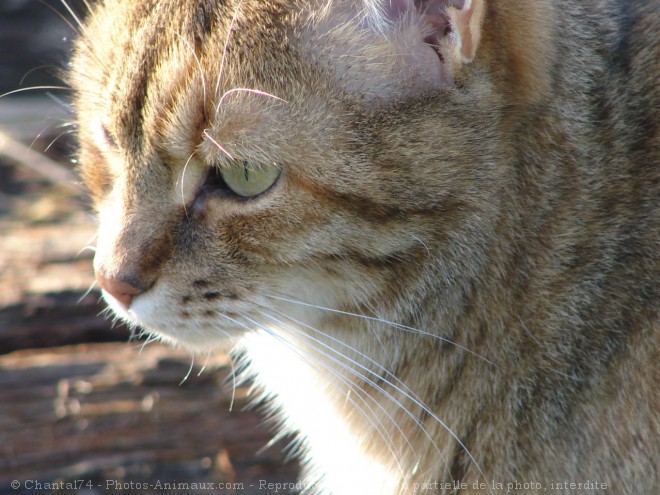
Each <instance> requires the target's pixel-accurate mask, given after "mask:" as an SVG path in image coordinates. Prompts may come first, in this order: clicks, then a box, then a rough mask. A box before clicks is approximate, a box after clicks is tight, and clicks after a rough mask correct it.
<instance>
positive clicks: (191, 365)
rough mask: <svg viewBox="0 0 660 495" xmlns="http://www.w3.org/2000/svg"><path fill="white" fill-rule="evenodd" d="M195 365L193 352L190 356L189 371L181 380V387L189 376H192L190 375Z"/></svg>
mask: <svg viewBox="0 0 660 495" xmlns="http://www.w3.org/2000/svg"><path fill="white" fill-rule="evenodd" d="M194 367H195V355H194V354H193V355H191V356H190V368H188V373H186V376H184V377H183V380H181V381H180V382H179V387H180V386H181V385H183V384H184V383H186V382H187V381H188V378H190V375H191V373H192V370H193V368H194Z"/></svg>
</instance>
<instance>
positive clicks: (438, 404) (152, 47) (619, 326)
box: [70, 0, 660, 495]
mask: <svg viewBox="0 0 660 495" xmlns="http://www.w3.org/2000/svg"><path fill="white" fill-rule="evenodd" d="M397 1H400V0H397ZM357 3H359V2H357V1H356V2H354V3H351V2H350V1H348V2H343V3H342V2H341V1H339V0H337V1H335V2H334V3H333V2H328V3H327V4H326V3H325V2H321V1H318V2H313V1H309V2H307V1H302V0H301V1H295V0H269V1H263V0H244V1H243V2H240V4H239V2H235V1H220V0H181V1H163V2H155V1H147V0H141V1H132V0H131V1H129V0H107V1H106V2H105V3H101V4H100V5H99V6H97V7H96V8H95V9H94V11H93V13H92V15H91V16H90V17H89V20H88V22H87V24H86V26H85V28H84V34H83V36H82V37H81V39H80V40H79V42H78V45H77V50H76V55H75V58H74V63H73V69H72V72H71V76H70V79H71V83H72V85H73V87H74V89H75V90H76V92H77V98H76V106H77V110H78V115H79V122H80V141H81V159H82V163H83V165H82V173H83V176H84V178H85V182H86V183H87V185H88V186H89V188H90V190H91V192H92V195H93V197H94V199H95V202H96V204H97V205H98V207H99V211H100V213H101V218H102V221H101V229H100V237H99V249H98V253H97V257H96V260H95V267H96V270H97V273H98V274H99V277H100V278H102V279H104V280H109V279H112V280H122V281H123V282H126V283H128V284H131V285H132V286H134V287H135V288H137V289H139V290H138V294H137V295H136V298H135V302H134V303H133V306H132V307H131V310H130V311H128V310H127V309H126V308H121V307H118V306H117V305H115V306H114V307H115V309H116V310H117V312H118V314H119V315H120V316H122V317H124V318H126V319H127V320H128V321H130V322H132V323H134V324H135V325H140V326H143V327H145V328H146V329H148V330H149V331H151V332H154V333H156V334H160V335H162V336H164V338H167V339H170V340H174V341H178V342H181V343H183V344H184V345H188V346H190V347H191V348H193V349H196V350H203V351H208V350H209V349H211V348H213V347H215V346H217V345H223V344H222V342H242V340H241V339H243V338H244V336H245V335H246V334H248V335H249V334H250V332H254V331H255V330H249V329H246V328H247V327H254V326H255V325H256V326H257V327H258V326H259V325H258V324H259V323H260V324H261V325H267V324H268V323H269V322H271V320H268V319H267V316H268V315H270V316H273V315H278V318H284V320H285V321H287V322H288V323H289V325H290V326H293V327H296V329H297V330H295V331H294V330H292V329H291V328H290V327H287V326H286V325H283V324H280V325H279V327H278V328H270V327H269V330H268V331H267V332H265V333H267V334H268V335H269V336H270V338H273V339H274V340H273V343H274V345H275V344H281V343H282V342H285V345H284V351H287V350H290V349H291V348H295V349H297V350H298V351H296V352H295V353H294V354H293V356H294V358H295V359H298V358H300V356H301V354H302V355H304V356H306V359H307V362H308V364H309V370H308V373H309V376H310V380H314V383H316V384H317V385H318V387H319V390H320V389H322V387H323V386H325V387H326V389H324V390H325V395H324V398H327V400H328V404H330V406H328V408H327V409H329V410H330V413H331V414H332V417H333V418H339V421H340V423H341V424H345V425H346V427H347V429H348V431H350V432H351V436H352V437H353V438H355V439H357V442H358V444H359V447H358V450H359V452H360V453H361V456H362V457H363V458H364V459H371V460H375V462H376V464H377V465H378V466H379V469H382V471H383V472H385V473H389V474H392V473H394V474H392V477H393V479H394V480H395V481H396V487H395V488H391V487H390V488H385V487H380V488H373V490H374V491H373V492H371V491H369V493H398V492H402V493H413V486H414V484H415V483H424V482H426V483H431V485H430V486H431V487H432V486H433V483H434V482H436V481H440V480H444V481H445V482H452V481H457V482H459V483H460V482H464V483H466V485H467V488H464V489H460V490H454V491H452V489H448V490H446V492H448V493H454V492H456V493H458V492H460V493H462V494H463V493H465V494H467V493H488V491H489V490H490V491H492V492H494V493H497V492H500V491H501V492H502V493H504V492H506V489H507V483H512V482H515V481H518V482H520V483H521V484H524V483H532V482H533V483H541V484H542V485H543V486H544V487H545V488H547V489H548V490H549V491H552V492H553V493H578V492H579V490H577V489H576V488H570V486H569V487H566V486H564V485H563V483H564V482H569V483H570V482H575V483H577V482H581V481H586V480H594V481H598V482H600V483H601V484H603V483H604V484H606V485H607V487H606V488H601V489H597V490H594V491H591V492H589V493H600V494H605V493H608V494H617V495H618V494H627V495H633V494H634V495H656V494H657V493H660V478H659V476H660V474H659V470H660V469H659V468H660V466H659V464H658V462H659V459H660V419H659V411H660V393H659V387H658V384H659V383H660V372H659V369H660V368H659V365H658V363H660V323H659V319H658V307H659V303H658V295H659V294H658V281H659V279H660V273H659V269H658V253H659V252H660V223H659V218H658V217H659V212H660V208H659V205H658V203H659V200H660V188H659V185H658V178H659V177H660V173H659V166H660V151H659V150H660V133H659V132H658V122H660V89H659V87H660V86H659V85H658V79H659V78H660V62H659V60H660V59H659V57H658V54H659V53H660V22H658V12H659V11H660V3H658V2H657V1H656V0H637V1H633V2H624V1H616V0H611V1H600V2H596V1H595V0H593V1H584V2H569V1H549V0H545V1H542V0H538V1H533V2H523V1H522V0H507V1H503V0H491V1H486V2H484V4H483V6H484V9H485V10H484V14H483V21H482V23H481V25H480V26H478V23H476V22H475V23H473V25H472V26H471V27H470V29H477V28H479V29H480V30H481V31H480V32H479V33H477V34H479V36H477V37H475V38H474V39H479V37H480V42H479V45H478V47H477V49H476V56H475V58H474V61H473V62H472V63H471V64H467V63H465V64H464V63H460V62H458V61H452V62H451V64H455V65H452V67H453V69H452V70H453V72H452V73H451V81H452V82H451V83H450V84H446V80H443V83H442V87H438V88H436V89H434V90H428V88H427V87H426V86H424V87H423V88H422V86H423V85H425V84H427V82H426V81H421V82H420V81H419V80H417V79H415V77H410V78H406V77H407V76H406V77H404V76H401V79H400V80H398V79H397V77H398V74H399V69H400V68H401V67H402V68H403V69H402V70H401V72H400V73H401V74H403V73H405V72H406V70H408V68H407V66H406V64H407V63H411V64H414V63H416V62H415V60H413V61H412V62H410V61H403V62H402V61H401V60H399V59H397V58H396V56H397V55H391V54H388V53H386V52H385V51H383V50H384V48H382V47H381V45H379V44H378V43H381V41H382V40H383V39H386V38H387V36H388V34H387V33H379V32H376V31H375V30H374V32H367V31H365V32H361V31H360V30H361V29H369V28H368V27H364V24H350V22H352V21H351V19H352V16H353V14H354V10H351V9H353V7H352V5H353V4H357ZM371 3H372V4H375V3H376V0H371ZM416 3H417V4H420V3H421V4H423V3H424V2H416ZM477 4H478V5H481V3H479V2H478V3H477ZM327 5H329V10H328V12H329V13H328V14H327V15H326V16H324V15H323V14H322V12H323V9H322V8H323V7H324V6H327ZM232 19H234V21H232ZM345 22H346V23H348V24H345V26H350V29H345V30H343V31H342V30H334V31H333V30H331V29H329V28H328V27H327V26H330V27H337V26H344V24H343V23H345ZM406 22H407V21H406ZM411 22H412V21H411ZM356 26H357V27H356ZM411 26H412V28H411V29H414V28H415V25H414V23H413V24H411ZM475 26H476V27H475ZM230 27H231V32H230ZM402 32H403V31H402ZM401 36H404V35H403V34H402V35H401ZM382 37H385V38H382ZM392 39H394V38H392ZM370 40H378V43H376V42H374V45H373V46H371V45H370V43H371V41H370ZM413 41H414V40H413ZM390 42H391V43H395V42H398V41H397V40H396V39H395V41H392V40H390ZM225 44H226V45H227V50H226V51H225ZM363 45H364V46H363ZM383 46H385V45H383ZM358 48H359V50H358ZM362 48H364V50H363V49H362ZM443 53H444V52H443ZM223 54H224V55H223ZM456 60H459V59H456ZM449 63H450V62H447V64H449ZM397 64H400V65H397ZM420 67H421V66H420ZM447 67H449V65H447ZM221 69H222V75H221V77H220V79H219V83H218V91H217V92H216V91H215V89H216V81H218V78H219V74H220V73H221ZM420 70H421V69H420ZM414 73H415V72H414V71H412V72H411V74H414ZM418 79H423V77H421V76H419V77H418ZM371 84H373V86H370V85H371ZM233 88H251V89H257V90H259V91H263V92H266V93H268V94H269V95H272V96H268V95H264V94H255V93H247V92H234V93H229V94H228V95H227V96H226V97H225V98H224V99H223V100H222V102H223V104H222V106H221V107H220V108H218V104H219V103H220V101H221V98H222V97H223V95H224V94H225V92H227V91H231V90H232V89H233ZM365 88H366V89H365ZM370 88H371V89H370ZM420 88H422V89H420ZM381 91H382V93H380V92H381ZM374 95H375V96H374ZM379 95H380V96H382V97H380V96H379ZM383 95H385V96H383ZM273 96H276V97H277V98H274V97H273ZM100 136H101V137H100ZM103 136H105V137H103ZM206 136H210V137H211V138H212V139H210V138H208V137H206ZM218 145H219V146H221V147H222V149H221V148H220V147H219V146H218ZM228 154H231V155H232V156H237V157H240V159H243V160H248V161H250V162H255V163H261V164H264V165H270V164H272V163H275V164H277V166H278V167H281V168H282V170H283V171H282V176H281V177H280V179H279V180H278V182H277V183H276V185H275V186H273V189H272V190H270V191H268V192H267V193H265V194H264V195H262V196H259V197H256V198H253V199H249V200H237V199H235V198H232V197H228V196H227V195H222V194H220V195H218V194H216V193H215V192H213V191H211V192H200V191H207V189H204V186H203V184H204V183H205V182H204V181H205V177H206V176H207V173H208V170H210V169H212V168H213V167H215V166H223V165H221V164H222V163H224V162H225V161H226V160H227V155H228ZM219 164H220V165H219ZM207 180H208V179H207ZM209 191H210V190H209ZM223 194H224V193H223ZM273 296H277V297H283V298H285V299H289V300H298V301H303V302H305V303H306V304H312V305H316V306H320V307H321V308H319V307H317V308H316V309H314V308H312V307H311V306H302V305H300V304H298V303H292V302H287V301H284V300H282V299H274V298H273ZM108 299H109V301H110V302H111V303H112V297H110V296H108ZM138 301H147V302H145V303H139V304H138ZM140 304H143V306H141V305H140ZM264 307H267V309H266V310H264ZM143 308H146V309H143ZM154 308H155V309H154ZM322 308H332V309H335V310H341V311H344V312H350V313H355V314H359V315H365V316H367V317H369V318H379V319H382V320H387V321H388V322H393V323H394V325H392V324H390V323H383V322H382V321H377V320H375V319H364V318H360V317H357V316H349V315H347V314H344V313H338V312H331V311H328V310H324V309H322ZM283 313H284V314H286V315H287V316H286V317H284V316H282V314H283ZM222 314H224V315H225V316H222ZM211 315H216V316H215V318H213V317H211V318H210V320H209V317H210V316H211ZM232 315H233V316H232ZM227 316H229V317H230V318H229V319H228V318H227ZM287 318H288V319H287ZM237 322H238V323H237ZM415 329H417V330H415ZM262 330H263V328H262ZM419 330H422V332H420V331H419ZM256 333H257V334H258V333H259V332H256ZM262 333H263V332H262ZM427 333H431V334H433V335H434V336H435V338H434V337H430V336H429V335H428V334H427ZM220 334H222V335H220ZM227 334H228V337H227V336H226V335H227ZM223 335H225V336H224V337H223ZM305 335H307V336H305ZM309 336H311V337H313V338H315V339H319V342H320V343H319V342H314V341H311V340H310V338H309ZM221 337H222V338H221ZM437 337H440V339H439V338H437ZM441 339H446V340H441ZM449 340H450V341H451V343H450V342H448V341H449ZM339 341H341V342H343V343H344V344H339ZM239 345H242V344H239ZM245 345H246V346H247V349H248V358H247V359H250V357H249V354H250V347H249V345H248V344H245ZM326 346H327V347H326ZM330 348H333V349H335V351H336V353H334V354H333V352H335V351H330V350H329V349H330ZM479 356H481V357H482V358H480V357H479ZM295 359H294V360H295ZM254 361H255V364H254V366H255V368H256V369H257V374H258V376H261V377H262V378H259V379H258V381H259V383H266V384H268V383H269V382H268V376H266V375H267V372H264V370H263V369H260V368H259V364H258V362H257V358H256V357H255V358H254ZM376 363H377V364H376ZM274 371H275V370H273V372H274ZM306 373H307V372H306ZM299 378H301V377H300V376H298V377H296V376H291V377H290V379H291V381H292V382H295V380H297V379H299ZM333 379H334V382H333V381H332V380H333ZM285 381H286V380H285ZM328 384H331V386H330V385H328ZM284 386H285V385H284V384H283V385H282V387H284ZM294 386H295V385H294ZM302 386H303V385H301V387H302ZM274 387H275V389H274V390H273V391H272V392H273V394H274V395H275V396H276V397H275V398H273V400H274V401H275V404H277V405H278V406H279V405H281V406H282V407H283V411H284V412H283V413H282V416H281V421H282V423H283V426H284V427H285V428H289V429H300V428H301V426H300V422H299V421H298V422H296V420H294V419H291V418H295V417H296V411H298V409H294V408H296V407H302V408H305V407H308V408H309V410H308V411H307V413H308V415H310V416H312V417H313V416H314V415H316V414H321V413H322V412H323V413H326V412H328V411H321V410H320V408H321V406H319V410H315V409H314V407H315V404H312V403H311V399H310V403H309V404H307V405H302V406H298V405H295V406H294V405H293V404H291V405H288V404H287V403H286V401H285V399H278V397H285V392H286V391H285V390H284V389H279V388H278V385H277V384H276V385H274ZM408 387H409V388H408ZM301 390H305V389H301ZM309 392H310V393H312V392H314V390H310V391H309ZM301 393H302V392H301ZM279 400H281V402H282V404H280V402H278V401H279ZM422 403H423V404H424V405H425V407H422ZM333 424H334V423H333ZM326 427H328V426H327V425H324V424H320V425H318V430H319V431H320V430H322V429H323V428H326ZM312 430H313V428H312ZM449 430H451V433H450V432H449ZM317 433H318V432H317V431H302V434H301V446H302V447H301V448H302V451H303V455H308V456H311V460H310V461H309V468H308V470H307V472H306V473H305V474H304V475H303V479H304V480H306V481H307V482H310V483H311V482H315V481H317V479H318V477H319V473H324V469H326V466H324V465H323V464H322V462H321V461H319V460H318V459H320V458H322V455H318V456H317V457H315V456H316V455H317V454H318V453H319V452H321V451H322V449H323V446H322V445H321V443H319V442H321V441H318V442H317V441H316V440H315V438H316V437H315V435H317ZM458 439H460V442H459V441H458ZM337 455H339V456H341V455H342V453H338V454H337ZM328 469H330V468H328ZM328 472H330V471H328ZM334 474H336V473H334ZM364 476H367V474H364ZM355 477H356V478H360V473H355ZM327 478H328V479H331V478H332V475H331V474H328V475H327ZM364 481H365V480H362V482H364ZM366 481H367V483H365V484H366V485H367V486H369V483H368V482H369V481H370V480H366ZM371 481H372V482H374V483H377V482H378V483H380V481H381V480H371ZM475 482H476V483H477V485H474V486H473V484H474V483H475ZM479 482H484V483H487V484H488V486H489V489H479V488H475V487H476V486H478V483H479ZM493 482H495V483H497V482H500V483H502V484H503V487H502V489H501V490H500V489H498V487H497V485H492V483H493ZM338 483H339V482H338ZM552 483H562V486H561V487H560V488H559V489H553V487H555V486H556V485H552ZM350 486H352V488H351V487H348V488H347V487H346V485H341V483H339V484H335V485H332V484H331V482H330V481H327V482H326V481H321V482H319V483H318V484H317V485H316V487H315V488H312V489H310V491H311V492H312V493H337V494H339V495H341V494H351V493H359V492H360V491H362V492H364V490H363V489H359V490H360V491H358V488H356V487H357V486H362V485H359V484H356V485H350ZM373 486H378V485H373ZM338 487H339V488H338ZM523 488H524V485H523ZM438 491H440V492H442V490H438ZM516 493H537V490H534V489H521V490H520V491H517V492H516Z"/></svg>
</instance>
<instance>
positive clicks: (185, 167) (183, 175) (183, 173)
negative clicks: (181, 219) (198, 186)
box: [181, 151, 197, 220]
mask: <svg viewBox="0 0 660 495" xmlns="http://www.w3.org/2000/svg"><path fill="white" fill-rule="evenodd" d="M196 153H197V151H193V152H192V154H191V155H190V156H189V157H188V159H187V160H186V163H185V165H184V166H183V171H182V172H181V202H182V203H183V211H184V213H185V214H186V218H187V219H188V220H189V219H190V217H189V216H188V207H187V206H186V198H185V194H184V177H185V175H186V170H187V169H188V164H189V163H190V160H192V159H193V156H195V154H196Z"/></svg>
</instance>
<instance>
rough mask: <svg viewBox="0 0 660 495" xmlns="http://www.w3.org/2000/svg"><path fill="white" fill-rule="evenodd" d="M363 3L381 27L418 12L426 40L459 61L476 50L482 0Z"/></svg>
mask: <svg viewBox="0 0 660 495" xmlns="http://www.w3.org/2000/svg"><path fill="white" fill-rule="evenodd" d="M365 4H366V7H367V9H368V10H369V11H370V12H371V15H372V18H373V20H374V22H375V25H376V26H378V27H379V28H380V29H381V30H383V31H385V30H386V29H387V28H386V27H385V25H389V26H394V27H395V29H396V26H397V25H400V24H401V23H402V22H403V23H405V18H406V17H408V18H411V17H412V18H414V17H417V16H419V18H421V20H422V26H423V27H424V28H425V29H426V32H425V36H424V37H423V41H425V42H426V43H427V44H430V45H432V46H434V47H435V48H436V49H437V50H438V51H439V52H451V58H453V59H455V60H458V61H459V62H461V63H465V62H471V61H472V59H473V58H474V56H475V54H476V51H477V47H478V45H479V41H480V38H481V21H482V19H483V12H484V0H365ZM447 55H449V53H447Z"/></svg>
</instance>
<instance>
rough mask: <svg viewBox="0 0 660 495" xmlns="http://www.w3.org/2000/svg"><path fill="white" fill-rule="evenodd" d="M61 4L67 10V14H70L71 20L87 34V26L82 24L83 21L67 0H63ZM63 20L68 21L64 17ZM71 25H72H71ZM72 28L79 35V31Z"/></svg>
mask: <svg viewBox="0 0 660 495" xmlns="http://www.w3.org/2000/svg"><path fill="white" fill-rule="evenodd" d="M60 3H61V4H62V5H63V6H64V8H65V9H66V10H67V12H68V13H69V15H70V16H71V18H72V19H73V20H74V21H75V22H76V24H77V25H78V27H79V28H80V30H81V31H82V32H83V33H84V32H85V26H84V25H83V23H82V21H81V20H80V18H79V17H78V15H77V14H76V13H75V12H74V10H73V9H72V8H71V6H70V5H69V4H68V3H67V2H66V0H61V1H60ZM88 7H89V6H88ZM56 12H57V11H56ZM62 18H63V19H64V20H65V21H66V19H65V18H64V16H62ZM67 24H68V22H67ZM69 25H70V24H69ZM71 28H72V29H73V30H74V31H75V32H76V33H79V31H78V30H77V29H76V28H75V27H74V26H71Z"/></svg>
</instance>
